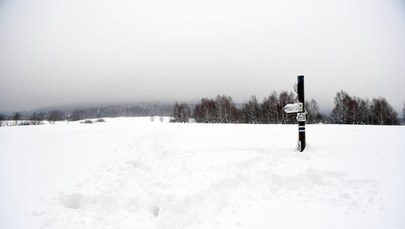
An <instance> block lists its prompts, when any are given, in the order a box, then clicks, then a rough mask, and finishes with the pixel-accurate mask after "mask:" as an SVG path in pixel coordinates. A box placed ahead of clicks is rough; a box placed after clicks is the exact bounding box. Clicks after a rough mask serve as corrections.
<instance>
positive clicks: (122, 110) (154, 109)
mask: <svg viewBox="0 0 405 229" xmlns="http://www.w3.org/2000/svg"><path fill="white" fill-rule="evenodd" d="M172 113H173V105H171V104H170V105H169V104H149V103H144V104H139V105H110V106H102V107H89V108H78V109H75V108H73V109H72V108H65V109H52V110H44V111H37V112H16V113H13V114H9V115H5V114H0V126H2V125H4V121H13V122H12V125H39V124H42V123H43V122H44V121H48V122H50V123H54V122H56V121H79V120H85V119H96V118H100V117H111V118H113V117H145V116H170V115H172Z"/></svg>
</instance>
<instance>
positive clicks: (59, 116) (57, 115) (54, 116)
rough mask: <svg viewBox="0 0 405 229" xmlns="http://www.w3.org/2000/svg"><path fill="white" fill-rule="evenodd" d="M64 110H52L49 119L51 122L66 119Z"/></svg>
mask: <svg viewBox="0 0 405 229" xmlns="http://www.w3.org/2000/svg"><path fill="white" fill-rule="evenodd" d="M64 119H65V118H64V115H63V112H62V111H60V110H52V111H50V112H49V114H48V121H49V122H51V123H55V122H56V121H62V120H64Z"/></svg>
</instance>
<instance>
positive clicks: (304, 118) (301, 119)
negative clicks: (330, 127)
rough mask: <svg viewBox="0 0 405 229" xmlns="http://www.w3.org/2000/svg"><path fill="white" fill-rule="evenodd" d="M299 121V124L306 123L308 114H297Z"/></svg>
mask: <svg viewBox="0 0 405 229" xmlns="http://www.w3.org/2000/svg"><path fill="white" fill-rule="evenodd" d="M297 121H298V122H306V121H307V113H297Z"/></svg>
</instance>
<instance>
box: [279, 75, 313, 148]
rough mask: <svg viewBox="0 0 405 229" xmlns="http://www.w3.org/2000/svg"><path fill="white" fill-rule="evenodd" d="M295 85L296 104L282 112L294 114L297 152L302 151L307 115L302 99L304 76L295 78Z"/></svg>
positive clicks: (304, 142) (303, 98)
mask: <svg viewBox="0 0 405 229" xmlns="http://www.w3.org/2000/svg"><path fill="white" fill-rule="evenodd" d="M297 81H298V82H297V84H295V85H294V91H295V92H297V94H298V103H292V104H287V105H286V106H285V107H284V108H283V110H284V112H285V113H287V114H292V113H296V114H297V121H298V150H299V151H300V152H302V151H304V149H305V145H306V141H305V122H306V121H307V113H306V111H305V97H304V76H302V75H301V76H298V77H297Z"/></svg>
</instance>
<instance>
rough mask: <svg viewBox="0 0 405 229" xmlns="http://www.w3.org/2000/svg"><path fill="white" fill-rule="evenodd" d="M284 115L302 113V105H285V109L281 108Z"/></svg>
mask: <svg viewBox="0 0 405 229" xmlns="http://www.w3.org/2000/svg"><path fill="white" fill-rule="evenodd" d="M283 110H284V112H285V113H288V114H290V113H298V112H301V111H303V105H302V103H290V104H287V105H285V107H284V108H283Z"/></svg>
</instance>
